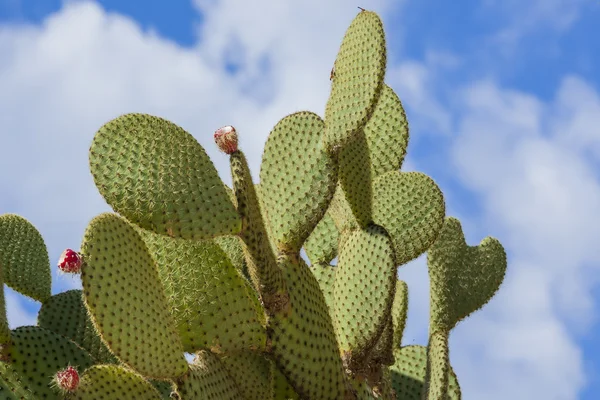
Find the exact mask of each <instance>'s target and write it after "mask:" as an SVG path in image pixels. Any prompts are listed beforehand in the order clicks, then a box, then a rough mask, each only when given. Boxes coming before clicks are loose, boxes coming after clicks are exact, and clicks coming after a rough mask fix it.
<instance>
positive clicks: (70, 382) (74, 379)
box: [54, 367, 79, 392]
mask: <svg viewBox="0 0 600 400" xmlns="http://www.w3.org/2000/svg"><path fill="white" fill-rule="evenodd" d="M54 381H55V382H56V385H57V386H58V387H59V389H61V390H63V391H65V392H73V391H75V390H76V389H77V386H79V373H78V372H77V370H76V369H75V368H73V367H67V368H66V369H63V370H62V371H58V372H57V373H56V375H54Z"/></svg>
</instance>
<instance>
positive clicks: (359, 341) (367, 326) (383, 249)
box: [333, 225, 396, 370]
mask: <svg viewBox="0 0 600 400" xmlns="http://www.w3.org/2000/svg"><path fill="white" fill-rule="evenodd" d="M395 285H396V265H395V264H394V251H393V246H392V242H391V240H390V238H389V236H388V235H387V233H386V232H385V230H384V229H383V228H381V227H380V226H377V225H371V226H369V227H367V228H366V229H365V230H356V231H354V232H352V233H351V234H350V236H349V237H348V239H347V240H345V241H344V243H343V245H342V247H341V248H340V256H339V262H338V265H337V267H336V275H335V282H334V289H333V295H334V312H333V318H334V325H335V329H336V333H337V335H336V336H337V338H338V342H339V346H340V352H341V353H342V355H343V356H342V357H343V358H344V361H345V365H346V366H347V367H348V368H350V369H352V370H355V369H356V368H361V367H362V365H361V364H362V363H364V361H366V356H367V354H368V351H369V350H371V348H372V347H373V346H374V345H375V343H376V341H377V339H378V338H379V336H380V335H381V332H382V330H383V328H384V326H385V323H386V321H387V319H388V316H389V314H390V312H391V306H392V301H393V299H394V297H393V295H394V290H395Z"/></svg>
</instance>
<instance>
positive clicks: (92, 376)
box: [69, 365, 161, 400]
mask: <svg viewBox="0 0 600 400" xmlns="http://www.w3.org/2000/svg"><path fill="white" fill-rule="evenodd" d="M160 398H161V396H160V393H159V392H158V390H156V389H155V388H154V386H152V384H151V383H150V382H148V381H147V380H146V379H144V378H143V377H142V376H140V375H138V374H136V373H135V372H133V371H131V370H127V369H125V368H123V367H121V366H119V365H94V366H93V367H90V368H88V369H87V370H86V371H85V373H84V374H83V376H82V377H81V380H80V382H79V387H78V388H77V389H76V390H75V392H74V393H73V395H72V396H70V397H69V399H72V400H98V399H103V400H121V399H136V400H158V399H160Z"/></svg>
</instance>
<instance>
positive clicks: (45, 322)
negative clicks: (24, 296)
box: [38, 290, 118, 364]
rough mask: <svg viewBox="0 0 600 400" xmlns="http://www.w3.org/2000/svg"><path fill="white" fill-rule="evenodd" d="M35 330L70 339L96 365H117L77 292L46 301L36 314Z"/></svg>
mask: <svg viewBox="0 0 600 400" xmlns="http://www.w3.org/2000/svg"><path fill="white" fill-rule="evenodd" d="M38 326H41V327H42V328H46V329H48V330H50V331H52V332H55V333H59V334H61V335H63V336H64V337H67V338H69V339H71V340H72V341H74V342H75V343H77V344H78V345H79V346H81V347H82V348H84V349H85V350H87V351H88V352H89V353H90V355H91V356H92V357H93V358H94V360H96V362H98V363H102V364H109V363H110V364H115V363H118V361H117V359H116V358H115V356H114V355H113V354H112V353H111V352H110V350H108V348H107V347H106V345H105V344H104V343H102V340H101V339H100V336H99V335H98V332H97V331H96V328H95V327H94V325H93V324H92V320H91V319H90V316H89V314H88V311H87V308H86V307H85V304H84V302H83V295H82V291H81V290H68V291H66V292H63V293H59V294H55V295H54V296H52V297H50V298H49V299H48V300H46V301H45V302H44V303H43V304H42V307H41V308H40V312H39V313H38Z"/></svg>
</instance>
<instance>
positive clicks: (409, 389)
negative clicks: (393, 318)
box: [389, 345, 461, 400]
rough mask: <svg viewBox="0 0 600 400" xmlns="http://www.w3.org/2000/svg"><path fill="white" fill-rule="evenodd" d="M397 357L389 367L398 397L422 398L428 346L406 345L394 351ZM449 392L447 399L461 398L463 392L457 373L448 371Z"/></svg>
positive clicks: (407, 398) (404, 398) (407, 399)
mask: <svg viewBox="0 0 600 400" xmlns="http://www.w3.org/2000/svg"><path fill="white" fill-rule="evenodd" d="M394 358H395V359H396V361H395V363H394V365H393V366H391V367H390V368H389V369H390V371H391V372H392V385H393V387H394V391H395V392H396V396H397V398H398V399H403V400H421V399H422V397H421V393H422V392H423V390H425V375H426V370H427V347H424V346H418V345H413V346H405V347H402V348H400V349H396V350H395V351H394ZM448 374H449V377H448V382H449V384H448V394H447V396H446V399H445V400H460V399H461V393H460V387H459V385H458V380H457V378H456V374H455V373H454V371H453V370H452V368H450V369H449V371H448Z"/></svg>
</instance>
